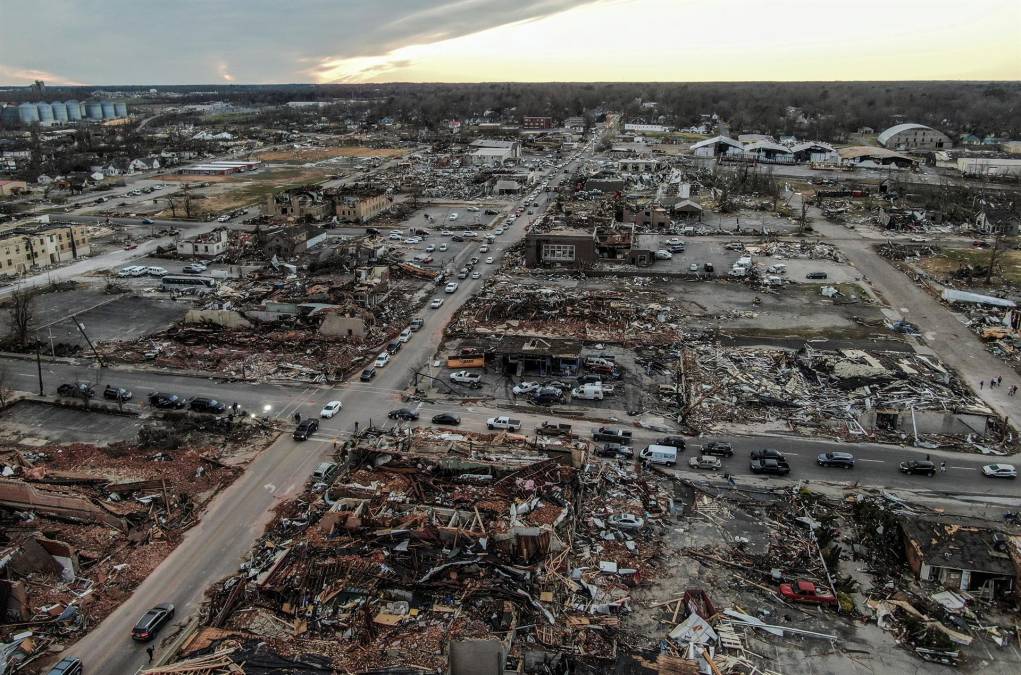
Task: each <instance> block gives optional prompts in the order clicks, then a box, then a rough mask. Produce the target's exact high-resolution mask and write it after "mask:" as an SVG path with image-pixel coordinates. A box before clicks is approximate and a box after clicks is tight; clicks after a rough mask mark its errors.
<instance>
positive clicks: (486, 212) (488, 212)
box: [483, 209, 500, 216]
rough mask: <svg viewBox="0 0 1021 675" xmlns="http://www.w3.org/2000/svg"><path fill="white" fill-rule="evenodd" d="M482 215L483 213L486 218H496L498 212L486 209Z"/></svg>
mask: <svg viewBox="0 0 1021 675" xmlns="http://www.w3.org/2000/svg"><path fill="white" fill-rule="evenodd" d="M483 213H485V214H486V215H487V216H498V215H500V212H499V211H497V210H496V209H486V210H485V211H484V212H483Z"/></svg>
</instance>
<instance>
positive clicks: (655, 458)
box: [638, 445, 677, 466]
mask: <svg viewBox="0 0 1021 675" xmlns="http://www.w3.org/2000/svg"><path fill="white" fill-rule="evenodd" d="M638 456H639V457H641V458H642V459H647V460H649V461H650V462H652V463H653V464H663V465H665V466H674V465H675V464H677V448H674V447H671V446H669V445H647V446H645V449H644V450H642V451H641V452H639V453H638Z"/></svg>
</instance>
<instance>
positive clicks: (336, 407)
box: [319, 401, 344, 419]
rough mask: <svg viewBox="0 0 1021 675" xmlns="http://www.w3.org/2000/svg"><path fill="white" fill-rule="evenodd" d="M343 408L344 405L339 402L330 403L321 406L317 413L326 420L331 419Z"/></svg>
mask: <svg viewBox="0 0 1021 675" xmlns="http://www.w3.org/2000/svg"><path fill="white" fill-rule="evenodd" d="M343 407H344V404H343V403H341V402H340V401H330V402H329V403H327V404H326V405H324V406H323V409H322V410H320V411H319V416H320V417H325V418H326V419H331V418H332V417H333V416H334V415H336V414H337V413H339V412H340V411H341V409H343Z"/></svg>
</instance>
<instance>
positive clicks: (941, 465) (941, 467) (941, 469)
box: [939, 462, 947, 473]
mask: <svg viewBox="0 0 1021 675" xmlns="http://www.w3.org/2000/svg"><path fill="white" fill-rule="evenodd" d="M939 472H940V473H946V472H947V463H946V462H940V463H939Z"/></svg>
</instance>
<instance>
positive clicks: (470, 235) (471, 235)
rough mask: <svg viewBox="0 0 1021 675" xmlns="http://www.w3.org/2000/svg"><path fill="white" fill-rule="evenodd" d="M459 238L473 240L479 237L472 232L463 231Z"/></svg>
mask: <svg viewBox="0 0 1021 675" xmlns="http://www.w3.org/2000/svg"><path fill="white" fill-rule="evenodd" d="M461 236H462V237H464V238H465V239H474V238H475V237H477V236H479V235H477V234H476V233H475V232H473V231H472V230H465V231H464V232H462V233H461Z"/></svg>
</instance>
